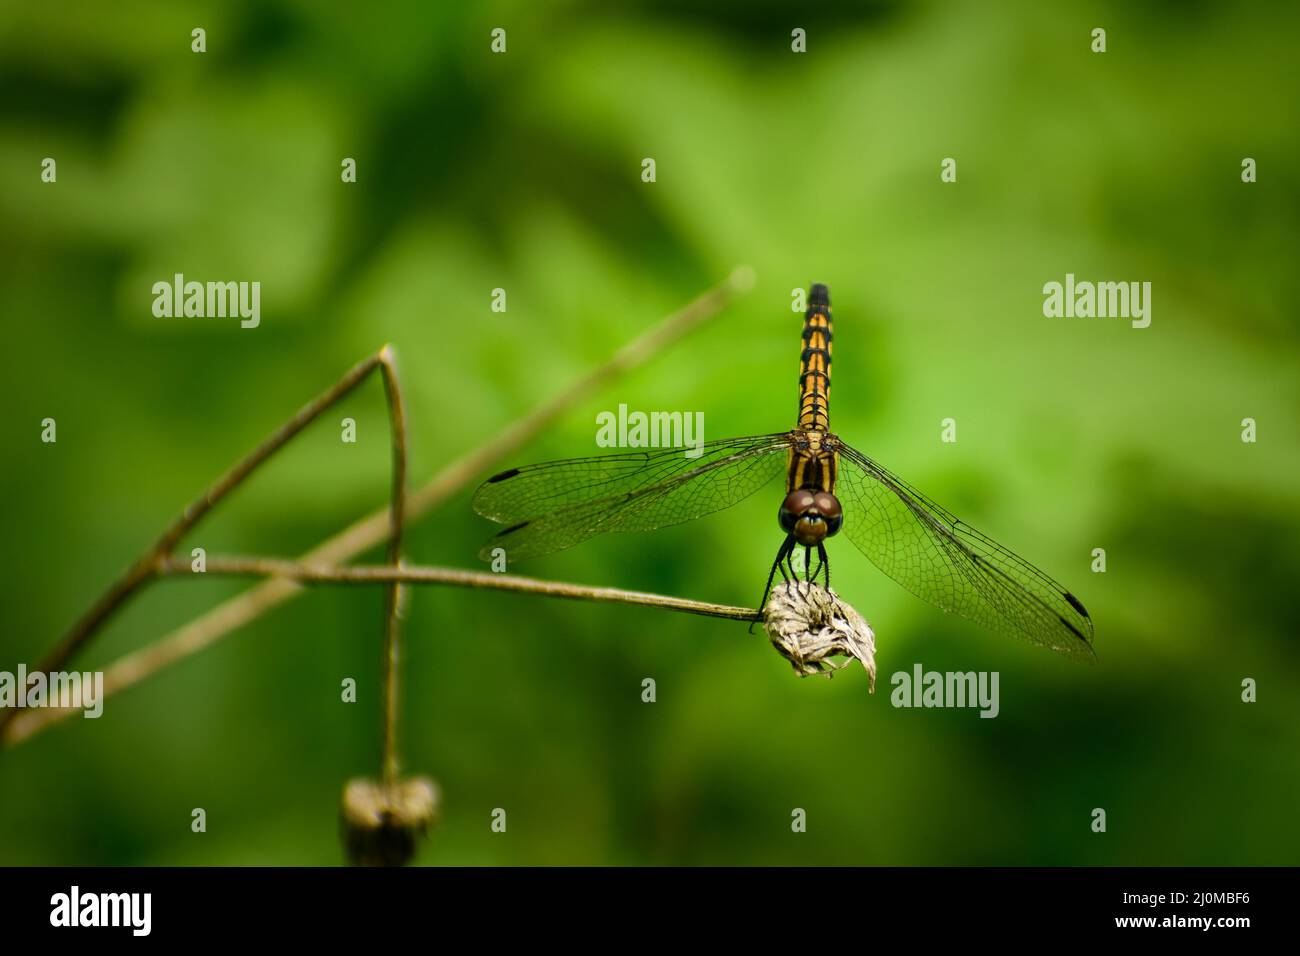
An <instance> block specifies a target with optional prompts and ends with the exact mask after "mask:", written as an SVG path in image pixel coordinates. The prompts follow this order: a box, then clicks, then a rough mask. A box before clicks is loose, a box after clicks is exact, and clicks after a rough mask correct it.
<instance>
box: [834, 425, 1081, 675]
mask: <svg viewBox="0 0 1300 956" xmlns="http://www.w3.org/2000/svg"><path fill="white" fill-rule="evenodd" d="M835 490H836V493H837V495H838V496H839V498H840V501H841V502H842V504H843V507H844V528H843V531H844V535H845V536H846V537H847V538H848V539H849V540H850V541H852V542H853V543H854V544H855V545H856V546H857V548H858V550H859V551H861V552H862V553H863V554H865V555H866V556H867V557H868V558H869V559H870V560H871V562H872V563H873V564H875V565H876V567H878V568H879V569H880V570H881V571H883V572H884V573H885V574H887V575H889V577H891V578H893V579H894V580H895V581H897V582H898V583H899V584H901V585H902V586H903V587H904V588H906V589H907V590H909V591H911V592H912V593H913V594H915V595H916V596H917V597H919V598H922V599H924V600H926V601H929V602H930V603H931V604H933V605H935V606H936V607H939V608H942V609H943V610H945V611H951V612H953V613H954V614H958V615H960V616H962V617H964V618H966V619H968V620H970V621H974V622H975V623H977V624H980V625H983V626H984V627H987V628H990V629H992V630H995V631H1003V632H1010V633H1014V634H1017V635H1019V636H1023V637H1026V638H1028V639H1029V640H1030V641H1032V642H1033V643H1035V644H1041V645H1043V646H1045V647H1050V648H1052V649H1053V650H1055V651H1059V652H1060V653H1062V654H1066V655H1068V656H1070V657H1074V658H1078V659H1083V660H1089V661H1091V660H1094V659H1095V655H1094V653H1093V650H1092V637H1093V627H1092V618H1091V617H1089V616H1088V612H1087V610H1085V609H1084V606H1083V604H1082V603H1081V602H1080V601H1079V599H1078V598H1076V597H1075V596H1074V595H1073V594H1071V593H1070V592H1069V591H1067V590H1066V589H1065V588H1063V587H1062V586H1061V585H1060V584H1058V583H1057V582H1056V581H1054V580H1052V578H1050V577H1049V576H1048V575H1046V574H1045V573H1043V572H1042V571H1040V570H1039V569H1038V568H1036V567H1034V566H1033V565H1032V564H1030V563H1029V562H1028V561H1026V560H1025V559H1024V558H1022V557H1020V556H1019V555H1017V554H1015V553H1014V552H1012V551H1010V550H1008V549H1007V548H1004V547H1003V546H1002V545H1000V544H998V543H997V542H996V541H994V540H993V539H992V538H989V537H988V536H986V535H983V534H981V533H980V532H979V531H976V530H975V529H974V528H972V527H971V526H970V525H968V524H966V523H965V522H963V521H961V520H959V519H958V518H957V517H956V516H955V515H953V514H952V513H951V512H949V511H948V510H947V509H946V508H944V507H942V506H941V505H939V504H937V503H936V502H934V501H933V500H931V499H930V498H927V497H926V496H925V495H924V494H922V493H921V492H919V491H917V490H916V489H915V488H913V487H912V486H911V485H909V484H907V482H905V481H903V480H902V479H901V478H899V477H898V476H896V475H894V474H891V473H890V472H889V471H887V470H886V469H884V468H882V467H881V466H880V465H878V464H876V463H875V462H874V461H872V460H871V459H870V458H868V457H867V456H866V455H864V454H862V453H861V452H860V451H857V450H856V449H854V448H851V447H849V446H847V445H842V446H841V448H840V468H839V473H838V481H837V482H836V488H835Z"/></svg>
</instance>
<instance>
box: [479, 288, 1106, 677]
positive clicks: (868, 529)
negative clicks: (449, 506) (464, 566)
mask: <svg viewBox="0 0 1300 956" xmlns="http://www.w3.org/2000/svg"><path fill="white" fill-rule="evenodd" d="M832 340H833V330H832V320H831V303H830V292H829V290H828V289H827V288H826V286H824V285H820V284H818V285H813V286H812V288H811V289H810V290H809V294H808V310H807V313H806V315H805V317H804V324H803V342H802V346H803V347H802V351H801V352H800V356H799V419H798V424H797V425H796V426H795V428H793V429H792V430H790V431H786V432H778V433H775V434H771V435H754V436H749V437H745V438H724V439H721V440H717V441H710V442H705V443H704V444H703V446H702V448H700V449H698V454H696V451H697V450H692V456H687V455H685V454H684V453H683V449H658V450H650V451H638V452H628V453H623V454H613V455H600V456H596V457H591V458H573V459H567V460H564V461H553V462H546V463H543V464H537V465H528V466H525V467H522V468H511V469H509V470H507V471H503V472H501V473H500V474H497V475H493V476H492V477H491V478H489V479H488V480H487V481H486V482H484V483H483V484H482V485H481V486H480V487H479V489H478V491H477V492H476V493H475V495H474V509H475V510H476V511H477V512H478V513H479V514H481V515H483V516H484V517H487V518H491V519H492V520H493V521H496V522H499V523H501V524H504V525H506V527H505V529H504V530H502V531H500V532H499V533H498V534H496V535H495V536H494V537H493V538H492V539H491V540H489V541H488V543H487V544H486V545H484V547H483V550H482V551H481V552H480V556H481V557H483V558H490V557H491V556H492V552H493V551H494V550H495V549H496V548H505V551H506V554H507V556H508V558H509V559H510V560H512V561H517V560H521V559H524V558H531V557H536V556H538V555H543V554H549V553H551V552H554V551H560V550H563V549H565V548H569V547H572V546H573V545H575V544H578V543H579V542H582V541H585V540H586V539H588V538H591V537H593V536H595V535H598V534H604V533H606V532H610V531H650V530H653V529H656V528H664V527H668V526H670V525H675V524H680V523H682V522H685V521H690V520H692V519H695V518H699V517H702V516H704V515H707V514H711V513H713V512H715V511H720V510H722V509H723V508H729V507H730V506H732V505H734V504H736V503H737V502H739V501H741V500H743V499H745V498H748V497H749V496H750V495H752V494H754V493H756V492H757V491H759V490H760V489H762V488H763V487H765V486H766V485H768V484H769V483H770V482H772V481H774V480H775V479H776V478H778V477H782V478H784V484H785V497H784V498H783V499H782V501H781V506H780V509H779V511H778V512H777V519H778V522H779V524H780V526H781V530H782V531H784V532H785V538H784V540H783V541H782V543H781V546H780V548H779V550H778V551H777V555H776V559H775V561H774V562H773V564H772V569H771V572H770V573H769V574H768V579H767V587H766V588H765V589H764V592H763V600H762V601H761V602H760V605H759V606H760V607H762V606H763V604H764V603H765V602H766V600H767V595H768V593H769V591H770V590H771V586H772V582H773V580H774V579H775V576H776V575H777V573H780V574H781V575H782V577H783V578H784V579H786V580H790V579H792V578H796V577H797V576H798V575H797V572H796V569H795V566H794V561H793V556H794V554H795V553H796V550H797V549H803V557H804V576H805V578H806V579H807V580H816V579H817V578H819V577H820V578H821V579H822V580H824V581H825V584H826V587H827V588H828V589H829V587H830V560H829V557H828V555H827V552H826V541H827V539H829V538H833V537H835V536H836V535H837V534H839V533H840V532H841V531H842V532H843V534H844V536H845V537H846V538H848V539H849V540H850V541H852V542H853V544H854V545H855V546H856V547H857V548H858V550H859V551H861V552H862V553H863V554H864V555H866V556H867V558H868V559H870V560H871V562H872V563H873V564H875V565H876V567H878V568H879V569H880V570H881V571H883V572H884V573H885V574H887V575H888V576H889V577H891V578H893V579H894V580H895V581H896V582H898V583H899V584H901V585H902V586H903V587H904V588H906V589H907V590H909V591H911V592H912V593H913V594H915V595H917V596H918V597H920V598H923V599H924V600H926V601H928V602H930V603H931V604H934V605H936V606H937V607H939V608H942V609H943V610H945V611H951V612H953V613H955V614H958V615H960V616H961V617H964V618H967V619H968V620H971V621H974V622H975V623H977V624H980V625H983V626H985V627H987V628H989V629H991V630H994V631H1000V632H1007V633H1013V634H1015V635H1017V636H1021V637H1025V638H1027V639H1029V640H1030V641H1032V642H1034V643H1036V644H1040V645H1043V646H1046V647H1050V648H1052V649H1053V650H1056V651H1059V652H1061V653H1063V654H1066V655H1068V656H1071V657H1077V658H1083V659H1092V657H1093V652H1092V636H1093V626H1092V619H1091V618H1090V617H1089V615H1088V612H1087V611H1086V610H1085V609H1084V606H1083V604H1082V603H1081V602H1080V601H1079V599H1078V598H1076V597H1075V596H1074V595H1073V594H1071V593H1070V592H1069V591H1067V590H1066V589H1065V588H1063V587H1062V586H1061V585H1060V584H1058V583H1057V582H1056V581H1054V580H1053V579H1052V578H1051V577H1049V576H1048V575H1047V574H1045V573H1044V572H1042V571H1040V570H1039V569H1038V568H1036V567H1034V566H1033V565H1032V564H1030V563H1029V562H1028V561H1026V560H1024V559H1023V558H1021V557H1019V556H1018V555H1016V554H1015V553H1014V552H1012V551H1010V550H1008V549H1007V548H1005V547H1003V546H1002V545H1000V544H998V543H997V542H996V541H994V540H993V539H991V538H989V537H987V536H986V535H983V534H981V533H980V532H979V531H976V530H975V529H974V528H972V527H971V526H970V525H968V524H966V523H965V522H963V521H961V520H959V519H958V518H957V517H956V516H955V515H953V514H952V513H951V512H949V511H948V510H947V509H946V508H944V507H942V506H941V505H939V504H938V503H936V502H935V501H933V500H932V499H930V498H928V497H926V496H925V495H924V494H922V493H921V492H920V491H918V490H917V489H916V488H913V487H912V486H911V485H909V484H908V483H907V482H905V481H903V480H902V479H901V478H899V477H898V476H897V475H894V474H893V473H891V472H889V471H887V470H886V469H885V468H883V467H881V466H880V465H878V464H877V463H876V462H875V461H873V460H872V459H870V458H868V457H867V456H866V455H864V454H863V453H862V452H860V451H858V450H857V449H856V448H854V447H852V446H851V445H849V444H847V443H845V442H844V441H843V440H842V439H841V438H840V437H839V436H838V435H836V434H834V433H833V432H831V431H830V389H831V351H832V349H831V345H832ZM814 553H815V554H816V557H817V561H816V564H815V565H814V564H813V562H812V556H813V554H814Z"/></svg>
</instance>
